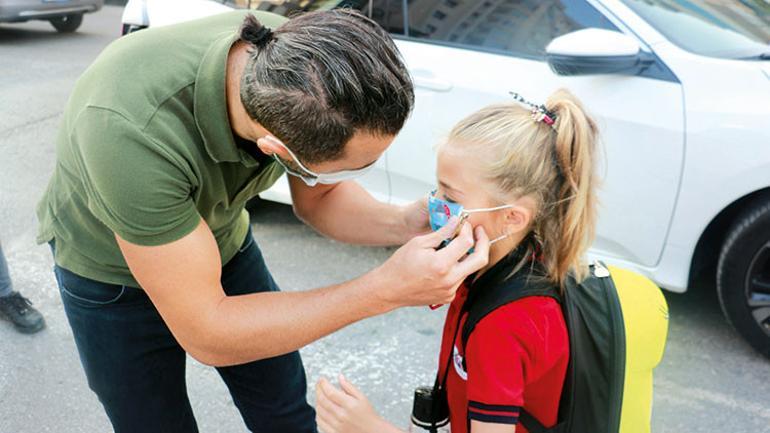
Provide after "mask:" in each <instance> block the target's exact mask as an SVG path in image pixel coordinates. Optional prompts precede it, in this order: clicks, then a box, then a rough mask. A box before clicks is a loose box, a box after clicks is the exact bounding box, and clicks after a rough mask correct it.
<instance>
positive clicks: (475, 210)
mask: <svg viewBox="0 0 770 433" xmlns="http://www.w3.org/2000/svg"><path fill="white" fill-rule="evenodd" d="M512 207H513V205H512V204H504V205H502V206H496V207H482V208H478V209H463V210H462V213H465V214H466V215H470V214H472V213H476V212H494V211H497V210H503V209H510V208H512ZM508 236H510V235H502V236H498V237H496V238H494V239H492V240H491V241H489V245H490V246H491V245H492V244H494V243H495V242H499V241H501V240H503V239H505V238H507V237H508Z"/></svg>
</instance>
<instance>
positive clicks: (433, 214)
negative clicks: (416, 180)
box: [428, 190, 513, 251]
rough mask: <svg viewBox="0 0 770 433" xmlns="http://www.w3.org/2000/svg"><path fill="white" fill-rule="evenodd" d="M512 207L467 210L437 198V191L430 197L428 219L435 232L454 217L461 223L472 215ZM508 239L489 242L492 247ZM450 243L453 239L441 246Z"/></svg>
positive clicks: (504, 236)
mask: <svg viewBox="0 0 770 433" xmlns="http://www.w3.org/2000/svg"><path fill="white" fill-rule="evenodd" d="M512 207H513V205H510V204H506V205H502V206H497V207H489V208H478V209H465V208H463V205H461V204H459V203H452V202H449V201H446V200H442V199H440V198H438V197H436V191H435V190H434V191H433V192H431V193H430V196H428V218H429V220H430V228H431V230H433V231H434V232H435V231H438V230H440V229H441V227H444V226H445V225H447V223H448V222H449V219H450V218H452V217H453V216H456V217H458V218H460V221H461V222H462V221H463V220H464V219H465V218H467V217H468V216H469V215H470V214H472V213H478V212H494V211H498V210H503V209H509V208H512ZM507 237H508V235H502V236H499V237H497V238H495V239H492V240H491V241H490V242H489V244H490V245H492V244H494V243H495V242H497V241H501V240H503V239H505V238H507ZM449 241H451V239H447V240H445V241H444V243H443V244H442V245H441V246H442V247H443V246H445V245H446V244H447V243H449ZM471 251H472V250H471Z"/></svg>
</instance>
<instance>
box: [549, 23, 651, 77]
mask: <svg viewBox="0 0 770 433" xmlns="http://www.w3.org/2000/svg"><path fill="white" fill-rule="evenodd" d="M545 52H546V59H547V61H548V64H549V65H550V66H551V69H553V71H554V72H556V73H557V74H559V75H594V74H619V75H636V74H638V73H639V72H641V71H643V70H644V69H645V68H647V67H648V66H650V65H651V64H652V63H653V62H654V61H655V59H654V57H653V55H652V54H650V53H647V52H645V51H642V50H641V48H640V46H639V43H637V42H636V40H634V38H632V37H630V36H628V35H625V34H623V33H621V32H618V31H613V30H604V29H594V28H590V29H583V30H577V31H574V32H571V33H567V34H566V35H562V36H559V37H558V38H555V39H554V40H552V41H551V43H550V44H548V46H547V47H546V48H545Z"/></svg>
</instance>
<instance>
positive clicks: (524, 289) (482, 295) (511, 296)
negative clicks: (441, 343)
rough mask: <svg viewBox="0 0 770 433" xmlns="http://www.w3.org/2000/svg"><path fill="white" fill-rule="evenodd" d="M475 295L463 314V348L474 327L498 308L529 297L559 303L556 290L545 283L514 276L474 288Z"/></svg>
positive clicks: (469, 297)
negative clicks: (548, 299) (551, 299)
mask: <svg viewBox="0 0 770 433" xmlns="http://www.w3.org/2000/svg"><path fill="white" fill-rule="evenodd" d="M474 291H475V292H476V293H472V294H470V295H469V296H468V299H467V300H466V302H465V305H463V312H466V313H467V314H468V318H467V319H466V321H465V325H464V326H463V330H462V335H461V338H462V343H463V347H466V346H467V343H468V339H469V338H470V336H471V333H472V332H473V330H474V329H475V328H476V325H478V323H479V322H480V321H481V320H482V319H483V318H484V317H486V316H487V315H489V314H490V313H492V312H493V311H495V310H497V309H498V308H500V307H503V306H505V305H508V304H510V303H511V302H514V301H518V300H519V299H523V298H527V297H530V296H548V297H551V298H554V299H556V301H557V302H560V303H561V296H560V295H559V292H558V290H556V288H555V287H553V286H552V285H550V284H548V283H545V282H535V281H528V277H527V276H517V275H514V276H512V277H511V278H509V279H508V280H505V281H503V282H500V283H498V284H494V285H490V286H486V287H474Z"/></svg>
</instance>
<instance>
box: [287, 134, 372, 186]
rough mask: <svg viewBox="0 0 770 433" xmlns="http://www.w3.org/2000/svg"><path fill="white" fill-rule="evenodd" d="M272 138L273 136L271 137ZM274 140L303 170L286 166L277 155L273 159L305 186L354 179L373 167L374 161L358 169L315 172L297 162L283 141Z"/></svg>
mask: <svg viewBox="0 0 770 433" xmlns="http://www.w3.org/2000/svg"><path fill="white" fill-rule="evenodd" d="M273 138H274V137H273ZM275 141H276V142H278V143H280V145H281V146H283V148H284V149H286V151H287V152H288V153H289V156H291V158H292V159H293V160H294V163H295V164H297V166H298V167H299V168H300V169H301V170H302V171H303V172H299V171H297V170H294V169H292V168H291V167H288V166H287V165H286V163H285V162H283V161H281V158H280V157H278V155H274V157H275V160H276V161H278V163H279V164H281V166H282V167H283V168H284V170H286V173H288V174H290V175H292V176H294V177H298V178H300V179H302V181H303V182H305V185H307V186H316V185H317V184H319V183H320V184H323V185H332V184H335V183H340V182H343V181H346V180H351V179H355V178H357V177H361V176H363V175H365V174H366V173H367V172H368V171H369V170H371V169H372V168H374V163H372V164H369V165H367V166H366V167H364V168H359V169H358V170H342V171H335V172H334V173H316V172H314V171H311V170H310V169H308V168H307V167H305V166H304V165H302V163H301V162H299V158H297V156H296V155H294V152H292V151H291V149H289V148H288V147H286V145H285V144H283V142H282V141H281V140H279V139H277V138H275Z"/></svg>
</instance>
